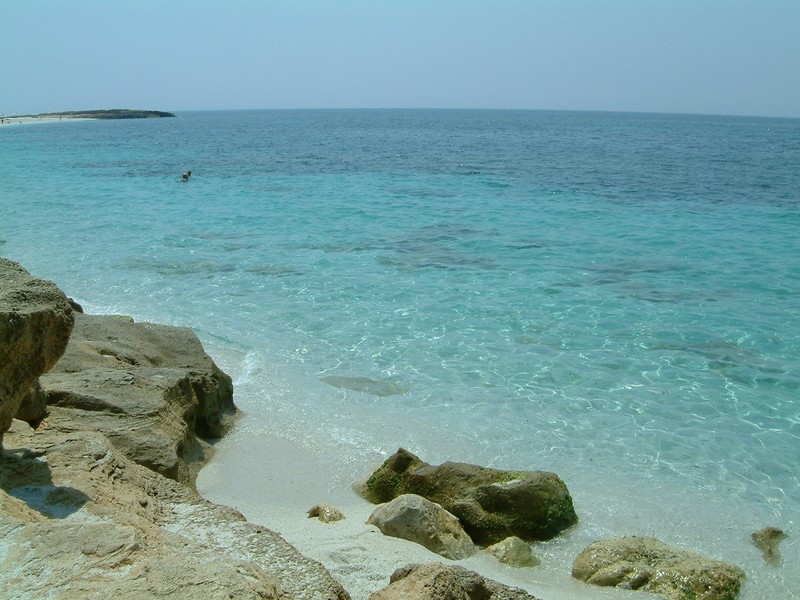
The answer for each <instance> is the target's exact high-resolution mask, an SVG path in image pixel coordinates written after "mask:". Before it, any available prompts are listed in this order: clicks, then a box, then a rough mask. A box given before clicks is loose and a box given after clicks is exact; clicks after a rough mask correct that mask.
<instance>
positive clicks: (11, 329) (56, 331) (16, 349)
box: [0, 258, 73, 451]
mask: <svg viewBox="0 0 800 600" xmlns="http://www.w3.org/2000/svg"><path fill="white" fill-rule="evenodd" d="M72 325H73V316H72V308H71V307H70V305H69V302H68V300H67V297H66V296H65V295H64V293H63V292H62V291H61V290H60V289H58V287H57V286H56V285H55V284H54V283H53V282H51V281H45V280H43V279H37V278H35V277H33V276H31V274H30V273H28V272H27V271H26V270H25V269H23V268H22V267H21V266H20V265H19V264H17V263H15V262H14V261H11V260H8V259H5V258H0V451H2V448H3V433H4V432H5V431H6V430H7V429H8V427H9V426H10V425H11V420H12V419H13V418H14V417H15V416H16V414H17V412H18V411H19V409H20V405H21V404H22V402H23V400H24V399H25V398H33V396H32V394H31V391H32V390H33V389H34V386H35V385H36V381H37V379H38V377H39V376H40V375H41V374H42V373H45V372H46V371H47V370H48V369H50V368H51V367H52V366H53V365H54V364H55V363H56V361H57V360H58V359H59V358H60V357H61V355H62V354H63V352H64V349H65V348H66V347H67V341H68V340H69V335H70V332H71V331H72ZM34 412H35V410H34Z"/></svg>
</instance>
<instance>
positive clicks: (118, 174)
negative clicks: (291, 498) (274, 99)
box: [0, 110, 800, 599]
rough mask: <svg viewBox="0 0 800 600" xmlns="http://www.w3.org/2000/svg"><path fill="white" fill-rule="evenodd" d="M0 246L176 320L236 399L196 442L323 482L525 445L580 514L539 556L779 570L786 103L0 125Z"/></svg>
mask: <svg viewBox="0 0 800 600" xmlns="http://www.w3.org/2000/svg"><path fill="white" fill-rule="evenodd" d="M187 170H191V172H192V175H191V177H190V178H189V180H188V181H186V182H183V181H181V174H182V173H183V172H184V171H187ZM0 255H2V256H5V257H8V258H11V259H13V260H16V261H19V262H20V263H21V264H22V265H23V266H24V267H25V268H26V269H28V270H29V271H30V272H31V273H33V274H34V275H36V276H39V277H43V278H46V279H52V280H54V281H55V282H56V283H57V284H58V285H59V286H60V287H61V288H62V289H63V290H64V291H65V292H66V293H67V295H69V296H71V297H72V298H74V299H75V300H76V301H78V302H80V303H81V304H82V305H83V307H84V309H85V310H86V311H87V312H93V313H109V314H125V315H130V316H132V317H133V318H134V319H136V320H137V321H153V322H159V323H167V324H173V325H180V326H187V327H191V328H193V329H194V330H195V331H196V333H197V334H198V336H199V337H200V339H201V340H202V342H203V343H204V345H205V347H206V349H207V350H208V352H209V353H210V354H211V355H212V356H213V357H214V358H215V360H216V361H217V363H218V364H219V365H220V366H221V367H222V368H223V369H225V370H226V371H228V372H229V373H231V375H232V376H233V378H234V384H235V401H236V403H237V405H238V406H239V407H240V408H241V409H242V411H243V414H244V416H243V417H242V419H240V420H239V422H238V423H237V426H236V428H235V429H234V431H233V433H232V434H231V435H230V436H229V437H230V441H227V440H226V441H222V442H220V447H224V444H226V443H230V444H234V445H235V444H240V445H243V446H247V447H257V446H258V444H260V443H262V442H264V443H266V441H267V440H270V439H275V438H279V439H282V440H284V441H286V442H287V443H292V444H295V445H298V446H301V447H302V448H304V451H305V452H308V453H310V455H312V456H315V457H317V459H318V460H319V461H320V463H321V464H324V465H327V466H326V467H325V471H326V477H328V479H329V480H330V481H331V482H333V483H332V484H331V485H332V486H341V487H342V488H343V489H348V492H349V487H348V486H349V484H350V483H351V482H352V481H353V480H355V479H357V478H359V477H362V476H366V475H368V474H369V473H370V472H371V470H372V469H373V468H374V467H375V466H377V465H378V464H380V462H381V461H382V460H383V459H385V458H386V457H387V456H389V455H390V454H391V453H393V452H394V451H395V450H396V449H397V448H399V447H403V448H406V449H408V450H410V451H412V452H414V453H415V454H417V455H418V456H420V457H421V458H422V459H423V460H426V461H427V462H430V463H433V464H438V463H441V462H444V461H447V460H453V461H461V462H471V463H477V464H481V465H485V466H490V467H495V468H503V469H530V470H547V471H553V472H555V473H557V474H558V475H559V476H560V477H561V478H562V479H563V480H564V481H565V483H566V484H567V486H568V488H569V490H570V492H571V493H572V495H573V498H574V500H575V505H576V510H577V512H578V515H579V518H580V524H579V525H578V526H577V527H576V528H575V529H574V531H572V532H567V534H565V536H564V537H563V538H562V539H561V540H559V539H557V540H555V541H553V542H549V543H541V544H538V546H537V547H538V552H539V553H540V554H541V555H543V556H545V557H547V556H549V555H550V554H552V555H554V556H555V555H558V553H559V552H560V548H562V547H563V546H564V545H565V544H567V545H568V546H569V544H572V545H574V547H575V548H578V546H581V545H585V544H584V542H585V543H589V542H591V541H593V540H595V539H602V538H606V537H612V536H614V535H654V536H656V537H659V538H660V539H662V540H663V541H665V542H668V543H671V544H673V545H677V546H680V547H685V548H688V549H692V550H694V551H697V552H700V553H702V554H705V555H708V556H710V557H713V558H717V559H720V560H725V561H728V562H733V563H735V564H738V565H739V566H741V567H742V568H743V569H744V570H745V571H746V573H747V582H746V584H745V587H744V589H743V591H742V594H741V596H740V597H741V598H746V599H757V598H774V599H780V598H794V597H800V541H799V540H800V120H798V119H779V118H755V117H753V118H748V117H730V116H706V115H674V114H634V113H607V112H559V111H521V110H507V111H506V110H259V111H213V112H185V113H178V114H177V117H176V118H166V119H142V120H119V121H72V122H67V121H64V122H53V123H41V124H24V125H11V126H4V127H1V128H0ZM254 455H255V454H254ZM259 473H260V474H261V475H259ZM201 476H202V474H201ZM259 477H263V478H264V479H269V461H264V462H263V464H260V465H259V468H258V469H255V471H254V472H253V474H252V475H251V477H250V479H248V480H242V479H239V478H236V479H231V480H230V481H227V482H225V485H226V486H229V487H230V486H234V487H235V486H240V487H241V488H242V489H243V493H244V492H245V491H246V490H245V488H249V487H253V486H255V487H258V478H259ZM300 485H302V484H300ZM272 487H273V488H280V485H279V484H278V485H276V486H272ZM276 493H278V492H276ZM259 494H261V495H262V497H263V496H267V495H268V494H269V491H268V489H267V491H263V490H262V491H260V492H259ZM303 508H307V507H303ZM767 526H772V527H778V528H780V529H782V530H783V531H784V532H786V533H787V534H788V537H787V538H786V539H785V540H784V541H783V542H782V545H781V546H780V549H781V553H782V557H781V560H780V561H779V564H778V566H770V565H767V564H766V562H765V561H764V560H763V558H762V556H761V552H760V550H759V549H758V548H756V547H755V545H754V544H753V543H752V541H751V539H750V535H751V533H752V532H754V531H756V530H759V529H761V528H763V527H767ZM564 540H566V541H564ZM570 547H571V546H570ZM564 560H566V559H564ZM545 562H546V561H545ZM565 564H567V563H565Z"/></svg>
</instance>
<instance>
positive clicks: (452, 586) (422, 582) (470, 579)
mask: <svg viewBox="0 0 800 600" xmlns="http://www.w3.org/2000/svg"><path fill="white" fill-rule="evenodd" d="M389 581H390V584H389V586H388V587H385V588H383V589H382V590H380V591H378V592H375V593H374V594H372V595H371V596H370V597H369V600H410V599H413V600H536V598H535V597H534V596H531V595H530V594H529V593H527V592H526V591H524V590H521V589H518V588H512V587H509V586H507V585H503V584H502V583H498V582H496V581H492V580H491V579H484V578H483V577H481V576H480V575H478V574H477V573H475V572H473V571H468V570H467V569H464V568H462V567H459V566H455V565H452V566H447V565H443V564H441V563H431V564H427V565H408V566H405V567H402V568H400V569H397V570H396V571H395V572H394V573H393V574H392V576H391V578H390V580H389Z"/></svg>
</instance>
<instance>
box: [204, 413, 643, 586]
mask: <svg viewBox="0 0 800 600" xmlns="http://www.w3.org/2000/svg"><path fill="white" fill-rule="evenodd" d="M244 418H245V419H246V418H247V416H245V417H244ZM375 466H376V467H377V466H378V465H375ZM343 470H344V471H347V470H348V467H345V468H344V469H342V466H341V465H339V464H336V457H333V456H330V455H328V456H326V455H325V454H324V453H319V452H317V451H315V450H314V449H309V448H306V447H303V446H301V445H300V444H298V443H295V442H293V441H290V440H287V439H285V438H282V437H277V436H276V437H272V438H271V439H270V440H269V442H268V443H267V444H266V445H265V444H264V443H257V444H247V443H246V440H243V439H241V438H238V439H237V437H236V434H235V433H234V434H232V437H231V439H230V441H223V442H222V443H221V444H220V445H219V446H218V447H217V451H216V454H215V456H214V459H213V460H212V461H211V463H210V464H209V465H208V466H207V467H205V468H204V469H203V471H202V472H201V473H200V476H199V477H198V481H197V487H198V490H199V491H200V492H201V494H203V496H204V497H205V498H206V499H208V500H211V501H212V502H217V503H221V504H226V505H228V506H232V507H234V508H236V509H237V510H239V511H240V512H241V513H242V514H244V515H245V516H246V517H247V519H248V520H249V521H251V522H254V523H258V524H261V525H264V526H266V527H268V528H270V529H272V530H273V531H276V532H278V533H280V534H281V535H282V536H283V537H284V538H285V539H286V540H287V541H288V542H289V543H291V544H292V545H293V546H295V547H296V548H297V549H298V550H300V552H302V553H303V554H305V555H306V556H308V557H310V558H313V559H315V560H317V561H319V562H321V563H322V564H323V565H325V567H326V568H327V569H328V570H329V571H330V573H331V574H332V575H333V576H334V577H335V578H336V579H337V580H339V581H340V582H341V583H342V585H343V586H344V587H345V589H347V590H348V592H350V594H351V596H352V597H353V600H366V599H367V598H368V597H369V595H370V594H372V593H373V592H376V591H377V590H379V589H381V588H383V587H385V586H387V585H388V584H389V576H390V575H391V574H392V572H394V570H395V569H397V568H399V567H402V566H405V565H407V564H409V563H430V562H443V563H451V564H458V565H460V566H463V567H465V568H467V569H470V570H473V571H476V572H478V573H480V574H481V575H483V576H484V577H488V578H490V579H494V580H495V581H499V582H501V583H504V584H506V585H511V586H514V587H519V588H522V589H525V590H526V591H528V592H529V593H531V594H533V595H535V596H536V597H537V598H540V599H541V600H595V599H596V600H602V599H607V600H612V599H618V600H625V599H631V598H634V597H635V598H639V599H640V600H645V599H646V598H655V597H656V596H652V595H650V594H644V593H642V592H628V591H624V590H618V589H607V588H598V587H594V586H590V585H587V584H585V583H582V582H579V581H577V580H575V579H573V578H572V577H571V576H570V569H571V564H572V558H574V555H575V554H577V552H578V551H580V549H581V548H582V546H581V548H578V550H577V551H576V550H575V549H576V548H577V547H578V546H580V545H581V543H582V542H581V541H580V540H579V539H575V540H571V539H570V533H569V532H567V534H565V535H564V536H561V537H559V538H557V539H556V540H553V541H551V542H548V543H542V544H534V545H533V549H534V553H535V554H536V555H537V556H538V557H539V559H540V560H541V561H542V564H541V565H539V566H537V567H533V568H513V567H508V566H506V565H503V564H501V563H500V562H498V561H497V560H496V559H495V558H494V557H492V556H491V555H489V554H486V553H484V552H482V551H480V550H479V551H478V552H476V554H474V555H473V556H471V557H470V558H468V559H465V560H461V561H457V562H452V561H449V560H447V559H445V558H442V557H441V556H439V555H437V554H434V553H432V552H430V551H428V550H427V549H425V548H424V547H422V546H420V545H417V544H415V543H413V542H409V541H406V540H402V539H397V538H392V537H388V536H385V535H383V534H382V533H381V532H380V531H379V530H378V529H377V528H376V527H374V526H372V525H367V524H366V521H367V518H368V517H369V515H370V514H371V513H372V511H373V510H374V509H375V506H374V505H372V504H370V503H368V502H367V501H365V500H363V499H362V498H361V497H360V496H358V495H357V494H356V493H355V492H354V491H352V488H351V487H350V485H349V484H348V482H346V481H343V480H342V478H341V473H342V471H343ZM231 481H235V482H237V484H236V488H235V489H234V488H233V487H232V486H231V485H230V482H231ZM350 483H352V482H350ZM323 502H325V503H329V504H333V505H334V506H336V507H337V508H338V509H339V510H340V511H341V512H342V513H344V515H345V517H346V519H345V520H344V521H339V522H336V523H323V522H321V521H319V520H318V519H316V518H308V517H307V515H306V512H307V510H308V509H309V508H311V507H312V506H313V505H315V504H319V503H323ZM579 537H580V536H579Z"/></svg>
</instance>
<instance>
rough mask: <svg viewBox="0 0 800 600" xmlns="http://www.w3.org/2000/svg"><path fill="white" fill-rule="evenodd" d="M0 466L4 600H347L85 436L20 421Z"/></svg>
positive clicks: (270, 541)
mask: <svg viewBox="0 0 800 600" xmlns="http://www.w3.org/2000/svg"><path fill="white" fill-rule="evenodd" d="M6 442H7V448H6V451H5V454H4V456H3V460H2V461H0V539H2V544H3V546H4V547H6V548H10V549H13V550H14V551H11V552H0V590H13V591H14V594H15V595H14V596H13V597H15V598H58V599H62V598H63V599H65V600H67V599H69V600H72V599H74V598H81V599H84V598H85V599H92V600H105V599H107V598H151V599H158V598H164V599H165V600H166V599H169V600H173V599H176V598H177V599H179V600H183V599H185V600H190V599H195V598H198V597H202V598H204V599H208V600H217V599H219V600H222V599H228V598H237V599H252V600H255V599H261V600H263V599H275V600H289V599H290V598H297V599H307V600H347V599H348V598H349V595H348V594H347V592H346V591H345V590H344V589H343V588H342V587H341V585H340V584H339V583H338V582H336V581H335V580H334V579H333V578H332V577H331V576H330V574H329V573H328V572H327V571H326V570H325V569H324V567H322V565H320V564H319V563H317V562H315V561H313V560H311V559H308V558H306V557H304V556H303V555H301V554H300V553H299V552H298V551H297V550H296V549H295V548H294V547H292V546H291V545H289V544H288V543H287V542H286V541H285V540H284V539H283V538H282V537H281V536H279V535H278V534H276V533H274V532H272V531H270V530H268V529H266V528H264V527H260V526H257V525H253V524H251V523H248V522H247V521H246V520H245V519H244V517H243V516H242V515H241V514H240V513H238V512H237V511H235V510H233V509H230V508H226V507H223V506H218V505H215V504H212V503H210V502H207V501H205V500H203V499H202V498H201V497H200V496H199V495H198V494H197V493H196V492H195V491H194V490H192V489H191V488H189V487H188V486H186V485H183V484H181V483H178V482H176V481H173V480H171V479H167V478H165V477H163V476H161V475H159V474H158V473H155V472H153V471H151V470H149V469H147V468H145V467H142V466H140V465H138V464H136V463H134V462H132V461H131V460H129V459H128V458H127V457H126V456H125V455H124V454H123V453H122V452H120V451H119V450H118V449H117V448H116V447H115V446H114V445H113V444H111V443H110V442H109V440H108V438H107V437H106V436H104V435H103V434H101V433H98V432H92V431H79V432H78V431H76V432H69V433H65V432H60V431H57V430H54V429H41V428H40V429H38V430H36V431H33V430H32V429H31V428H30V427H29V426H27V425H26V424H24V423H22V422H21V421H14V425H13V427H12V429H11V430H9V432H8V434H7V436H6Z"/></svg>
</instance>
